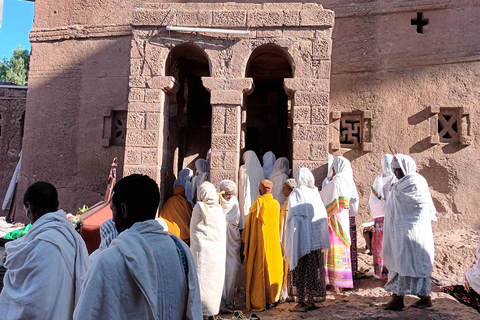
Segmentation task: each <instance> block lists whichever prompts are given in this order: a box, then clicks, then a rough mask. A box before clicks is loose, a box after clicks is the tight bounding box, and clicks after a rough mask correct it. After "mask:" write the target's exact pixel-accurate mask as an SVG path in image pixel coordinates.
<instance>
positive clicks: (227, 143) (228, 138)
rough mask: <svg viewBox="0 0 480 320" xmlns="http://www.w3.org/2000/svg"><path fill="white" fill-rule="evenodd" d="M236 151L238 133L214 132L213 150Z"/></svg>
mask: <svg viewBox="0 0 480 320" xmlns="http://www.w3.org/2000/svg"><path fill="white" fill-rule="evenodd" d="M213 149H215V150H218V151H236V150H237V149H238V146H237V135H235V134H212V150H213Z"/></svg>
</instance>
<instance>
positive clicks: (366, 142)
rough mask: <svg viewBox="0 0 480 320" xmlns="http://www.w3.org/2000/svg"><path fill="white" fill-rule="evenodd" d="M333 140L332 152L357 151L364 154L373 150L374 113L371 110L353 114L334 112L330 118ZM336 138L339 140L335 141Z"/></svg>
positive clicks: (357, 111) (331, 144) (331, 143)
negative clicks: (341, 150)
mask: <svg viewBox="0 0 480 320" xmlns="http://www.w3.org/2000/svg"><path fill="white" fill-rule="evenodd" d="M330 122H331V126H332V130H333V131H332V132H336V134H333V135H332V137H333V140H332V141H331V142H330V149H331V150H332V151H335V150H339V149H341V148H345V149H356V150H360V151H363V152H371V151H372V150H373V143H372V112H371V111H370V110H364V111H359V110H355V111H353V112H340V111H332V113H331V116H330ZM335 136H336V137H338V140H335Z"/></svg>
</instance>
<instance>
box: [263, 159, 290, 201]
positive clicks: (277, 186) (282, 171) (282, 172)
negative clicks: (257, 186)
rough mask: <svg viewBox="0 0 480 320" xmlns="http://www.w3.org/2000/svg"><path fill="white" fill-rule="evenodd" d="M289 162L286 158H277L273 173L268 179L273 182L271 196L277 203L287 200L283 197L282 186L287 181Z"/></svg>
mask: <svg viewBox="0 0 480 320" xmlns="http://www.w3.org/2000/svg"><path fill="white" fill-rule="evenodd" d="M289 172H290V169H289V162H288V159H287V158H284V157H282V158H279V159H277V161H276V162H275V166H274V167H273V171H272V173H271V174H270V176H269V177H268V180H270V181H272V182H273V188H272V196H273V199H275V200H277V201H278V203H283V202H284V201H285V200H286V199H287V198H286V197H285V196H284V195H283V184H284V183H285V180H287V179H288V173H289Z"/></svg>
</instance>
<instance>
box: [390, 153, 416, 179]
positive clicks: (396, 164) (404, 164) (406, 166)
mask: <svg viewBox="0 0 480 320" xmlns="http://www.w3.org/2000/svg"><path fill="white" fill-rule="evenodd" d="M392 168H393V169H394V168H400V169H402V171H403V174H404V175H409V174H410V173H414V172H417V164H416V163H415V160H413V158H412V157H410V156H408V155H406V154H401V153H397V154H396V155H395V156H394V157H393V161H392Z"/></svg>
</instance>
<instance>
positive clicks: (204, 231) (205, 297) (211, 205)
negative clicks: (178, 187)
mask: <svg viewBox="0 0 480 320" xmlns="http://www.w3.org/2000/svg"><path fill="white" fill-rule="evenodd" d="M219 201H220V199H219V197H218V194H217V192H216V190H215V187H214V186H213V184H211V183H210V182H204V183H202V184H201V185H200V187H199V188H198V191H197V204H196V205H195V207H194V208H193V211H192V220H191V221H190V250H191V251H192V255H193V259H194V260H195V265H196V267H197V273H198V282H199V286H200V296H201V299H202V313H203V315H204V316H207V317H209V318H211V319H213V317H214V316H215V315H217V314H218V311H219V309H220V303H221V299H222V292H223V284H224V280H225V259H226V232H227V231H226V221H225V215H224V214H223V209H222V207H221V206H220V203H219Z"/></svg>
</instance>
